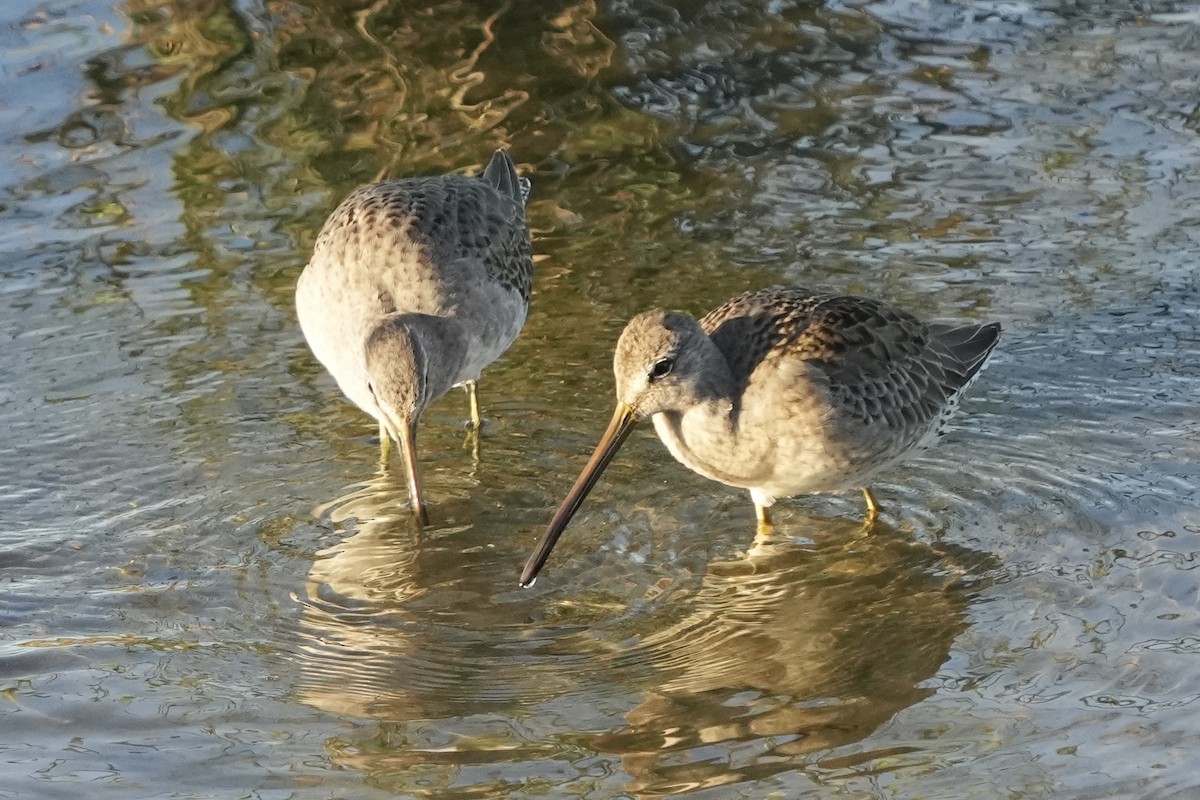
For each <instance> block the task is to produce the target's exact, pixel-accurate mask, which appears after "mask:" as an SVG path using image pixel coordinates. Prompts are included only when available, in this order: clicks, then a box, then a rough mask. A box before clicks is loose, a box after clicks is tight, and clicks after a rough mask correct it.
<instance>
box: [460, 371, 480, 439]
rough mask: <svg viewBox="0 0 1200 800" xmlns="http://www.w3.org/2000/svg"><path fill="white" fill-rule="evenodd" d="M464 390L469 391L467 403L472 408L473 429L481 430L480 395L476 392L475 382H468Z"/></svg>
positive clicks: (464, 385)
mask: <svg viewBox="0 0 1200 800" xmlns="http://www.w3.org/2000/svg"><path fill="white" fill-rule="evenodd" d="M463 388H464V389H466V390H467V403H468V404H469V405H470V407H471V427H473V428H475V430H479V424H480V417H479V394H478V392H476V391H475V381H467V382H466V383H464V384H463Z"/></svg>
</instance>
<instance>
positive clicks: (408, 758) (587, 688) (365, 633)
mask: <svg viewBox="0 0 1200 800" xmlns="http://www.w3.org/2000/svg"><path fill="white" fill-rule="evenodd" d="M397 492H399V496H398V495H397ZM402 493H403V487H402V486H400V487H396V486H394V485H392V482H390V481H389V480H387V479H386V478H381V479H379V480H377V481H373V482H369V483H366V484H363V485H361V486H360V487H358V488H357V489H356V490H355V491H353V492H351V493H349V494H347V495H346V496H344V497H342V498H340V499H339V500H337V501H334V502H333V503H331V504H329V505H328V506H326V507H325V508H324V513H325V514H326V516H327V518H328V519H329V520H330V521H331V522H334V523H337V524H345V525H347V531H348V533H349V534H350V535H348V536H347V538H346V539H345V540H344V541H342V542H340V543H338V544H336V545H334V546H332V547H330V548H328V549H327V550H326V551H324V552H322V553H320V554H319V555H318V559H317V561H316V562H315V563H314V565H313V569H312V571H311V573H310V575H309V581H308V584H307V595H308V597H307V600H306V601H305V605H304V614H303V618H302V620H301V621H300V623H299V627H298V628H297V630H296V636H297V644H296V646H295V649H294V657H295V658H296V659H297V660H298V662H299V665H300V672H301V675H302V678H301V679H300V681H299V685H298V686H297V693H298V697H299V698H300V699H301V700H302V701H303V702H305V703H309V704H312V705H314V706H317V707H319V708H322V709H325V710H328V711H333V712H336V713H339V714H344V715H350V716H353V717H359V718H369V719H374V720H378V721H379V723H380V727H379V729H378V730H377V731H375V733H374V734H373V735H372V736H371V738H370V739H369V740H365V741H364V740H354V741H353V742H352V746H351V743H346V742H343V743H342V744H341V745H335V746H334V749H335V750H338V751H339V752H340V753H342V755H340V756H339V760H340V761H342V762H343V763H345V764H346V765H348V766H354V767H355V768H357V769H361V770H362V771H364V772H365V773H366V774H367V775H369V776H370V778H371V780H372V781H373V782H377V783H379V784H380V785H383V786H386V787H388V788H389V789H391V790H393V791H401V790H404V789H414V788H416V787H417V784H416V783H413V782H412V781H413V780H414V777H413V776H415V775H420V776H421V783H420V787H421V789H422V790H423V791H433V790H435V789H436V790H437V791H438V796H439V797H478V796H483V795H484V794H486V792H487V791H489V790H491V791H499V790H501V789H502V788H503V787H504V786H505V785H506V784H508V783H510V782H520V783H525V782H527V781H530V780H535V778H536V776H538V775H540V774H543V773H544V772H545V771H546V769H547V765H548V764H550V765H552V764H554V763H555V762H556V761H558V760H560V759H563V758H568V760H572V759H573V757H570V756H569V753H571V752H575V753H578V754H582V753H592V754H595V755H594V756H593V757H594V758H601V759H615V761H614V762H613V764H612V765H611V767H610V770H616V773H614V774H615V775H621V776H623V778H622V780H623V781H624V784H623V789H622V791H626V792H628V793H631V794H635V795H638V796H659V795H666V794H675V793H680V792H686V791H691V790H695V789H699V788H704V787H713V786H721V785H726V784H731V783H740V782H745V781H756V780H761V779H764V778H767V777H769V776H771V775H774V774H777V773H779V772H784V771H793V770H804V769H805V767H806V765H808V764H809V762H810V759H811V757H812V754H814V753H819V752H825V751H828V750H830V749H832V748H842V747H845V746H847V745H852V744H854V743H856V742H859V741H860V740H862V739H863V738H865V737H867V736H868V735H870V734H871V733H872V732H873V731H875V730H877V729H878V728H879V727H880V726H881V725H884V724H885V723H886V722H887V721H888V720H889V719H890V718H891V717H892V716H893V715H895V714H896V713H897V712H899V711H900V710H902V709H904V708H907V707H909V706H911V705H912V704H914V703H917V702H919V701H921V700H922V699H924V698H926V697H928V696H929V695H930V694H931V693H932V692H933V691H934V689H933V688H932V686H933V684H929V683H928V682H929V681H930V679H932V678H934V676H935V675H936V674H937V671H938V668H939V666H940V665H941V664H942V663H943V662H944V661H945V660H946V658H947V656H948V653H949V651H950V648H951V646H952V644H953V642H954V640H955V638H956V637H957V636H958V635H959V634H960V633H961V632H962V631H963V630H964V629H965V627H966V610H967V607H968V604H969V602H970V600H971V598H972V597H973V596H974V595H975V594H976V593H977V592H979V591H981V590H982V589H984V588H985V587H986V586H987V585H988V584H990V583H991V581H992V579H993V578H994V575H995V569H996V567H997V563H996V562H995V560H994V559H991V558H990V557H988V556H984V555H981V554H979V553H974V552H970V551H966V550H962V549H960V548H955V547H952V546H944V545H929V544H925V543H921V542H914V541H912V540H911V539H910V538H909V537H908V536H906V535H905V534H903V533H900V532H898V531H897V530H895V529H894V528H892V527H890V526H888V525H886V524H879V525H877V526H876V528H875V529H874V530H873V531H872V532H870V533H864V532H863V529H862V524H861V523H859V522H855V521H852V520H844V519H832V520H831V519H819V518H814V517H808V518H798V516H797V515H793V516H792V518H791V519H790V521H789V523H788V525H787V526H785V527H784V528H783V529H782V530H780V531H778V532H777V534H776V535H773V536H771V537H768V538H765V539H762V538H760V539H758V540H756V541H754V542H753V544H750V543H749V542H747V544H750V547H749V550H748V551H747V552H746V553H745V554H744V555H741V556H737V557H734V558H728V557H726V558H725V559H724V560H716V561H713V562H712V563H710V564H708V565H707V567H704V565H703V564H696V563H694V562H692V561H690V560H687V559H685V560H684V563H681V564H678V565H672V566H671V572H670V573H668V574H665V575H659V576H655V575H653V574H643V575H640V576H635V577H633V578H632V579H630V581H629V582H628V584H627V585H630V586H635V585H637V586H638V589H637V591H638V595H637V596H636V597H633V598H620V597H614V596H610V595H606V594H604V592H603V590H601V592H600V594H599V595H598V594H597V593H596V591H595V589H594V588H593V591H591V592H589V591H588V589H587V587H585V586H579V585H574V584H568V585H566V586H564V587H561V588H558V589H555V590H552V591H546V590H543V591H541V592H529V591H521V590H517V589H515V586H514V582H515V570H514V564H513V563H512V562H511V560H510V559H509V558H508V557H506V556H504V555H503V554H499V555H498V554H497V551H496V548H495V547H494V546H493V544H494V543H492V542H490V541H489V540H488V539H487V538H486V537H484V536H480V535H479V534H478V533H475V532H473V531H472V530H471V526H469V525H468V526H462V527H453V528H452V527H443V528H436V527H434V528H431V529H427V530H426V531H425V532H424V534H422V535H421V536H420V537H419V536H418V535H417V534H416V533H415V532H414V531H413V529H412V526H411V522H410V520H409V519H408V518H407V517H406V514H407V511H406V509H404V508H402V507H400V506H399V503H402V501H403V494H402ZM796 530H808V531H810V532H811V535H812V538H811V539H806V540H796V539H794V538H792V537H791V536H789V531H792V532H794V531H796ZM750 531H751V529H750V528H747V530H745V531H739V532H731V534H730V535H736V536H739V537H740V536H743V535H749V534H750ZM693 535H695V536H701V537H702V536H704V535H705V534H704V532H702V531H695V532H693ZM639 581H640V582H641V583H640V585H638V582H639ZM509 587H512V588H509ZM585 709H587V710H585ZM618 710H619V713H614V712H617V711H618ZM563 713H567V714H571V715H575V716H576V717H577V718H576V719H575V720H574V722H573V724H572V725H571V726H570V728H571V729H573V730H574V731H575V732H570V731H569V730H561V729H560V730H558V731H557V732H556V733H554V734H552V735H551V736H549V737H548V738H545V739H541V738H539V737H538V736H536V735H534V734H535V733H536V732H537V731H538V730H539V728H540V727H542V726H543V725H553V724H554V721H556V720H558V719H559V717H560V715H561V714H563ZM503 720H509V721H508V722H507V723H503V722H502V721H503ZM618 720H619V721H620V724H619V725H618V726H615V727H614V722H616V721H618ZM514 726H515V727H514ZM435 731H436V733H435ZM586 731H592V732H586ZM897 752H907V749H902V750H901V751H897ZM884 755H888V754H887V753H881V752H878V751H871V752H866V753H863V754H862V757H861V760H862V761H864V762H865V761H869V760H871V759H874V758H879V757H881V756H884ZM892 755H895V753H893V754H892ZM843 760H844V761H845V762H846V764H853V763H855V758H854V757H852V756H850V757H845V758H843ZM501 762H502V763H503V766H501ZM488 764H491V765H492V768H493V770H495V771H496V773H497V775H496V776H495V777H494V778H491V779H487V780H483V779H480V778H478V777H476V778H472V779H471V781H470V782H471V787H470V788H469V789H467V788H463V789H462V791H461V792H456V791H455V789H454V787H455V786H458V785H460V779H466V776H467V775H469V774H473V773H474V772H475V771H476V770H477V769H479V768H480V767H481V766H483V765H488ZM843 766H844V765H843ZM401 776H403V777H401ZM531 776H532V777H531ZM610 779H611V780H616V778H615V777H611V776H610Z"/></svg>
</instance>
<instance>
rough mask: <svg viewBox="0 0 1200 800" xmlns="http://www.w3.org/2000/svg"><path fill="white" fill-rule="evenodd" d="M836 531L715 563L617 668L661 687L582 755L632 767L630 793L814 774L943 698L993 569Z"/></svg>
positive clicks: (982, 559)
mask: <svg viewBox="0 0 1200 800" xmlns="http://www.w3.org/2000/svg"><path fill="white" fill-rule="evenodd" d="M814 522H815V521H814ZM833 527H839V528H845V530H826V531H824V532H822V533H821V535H820V542H823V543H826V544H818V546H817V547H816V549H807V548H804V549H802V548H800V547H797V546H795V545H790V544H779V543H777V542H772V541H771V540H770V539H760V540H759V542H758V543H757V544H756V546H755V548H754V549H753V550H752V551H751V552H750V554H749V555H748V557H747V558H746V559H743V560H738V561H732V562H726V563H719V564H716V563H715V564H712V565H711V566H710V569H709V572H708V574H707V575H706V576H705V578H704V581H703V584H702V586H701V587H700V588H699V590H698V591H697V592H696V593H695V594H694V595H692V596H691V597H688V598H687V599H686V601H685V606H686V608H687V611H686V613H684V614H682V615H681V616H680V618H679V619H678V620H676V621H674V622H672V623H669V624H662V625H660V626H657V627H656V628H655V629H654V631H653V632H652V633H650V634H648V635H647V636H645V637H644V638H643V639H642V640H641V641H640V642H639V643H638V644H637V645H636V646H634V647H633V648H631V649H630V650H629V651H628V652H625V653H622V654H620V655H618V656H617V657H616V658H615V660H614V662H615V663H614V665H615V666H617V667H618V669H620V668H621V667H628V666H629V665H631V664H636V663H645V664H650V665H653V667H654V668H655V672H656V674H657V677H656V679H655V681H654V685H652V686H648V687H646V688H645V689H644V690H643V693H642V698H641V702H640V703H639V704H638V705H637V706H636V707H635V708H633V709H632V710H630V711H629V712H628V713H627V714H626V715H625V722H626V725H625V727H623V728H622V729H620V730H617V731H613V732H608V733H603V734H600V735H597V736H594V737H590V738H589V739H588V740H587V746H588V747H590V748H592V749H594V750H596V751H599V752H606V753H612V754H614V755H619V756H620V757H621V763H622V765H623V767H624V771H625V772H626V773H627V774H628V775H629V777H630V782H629V785H628V786H627V788H626V790H627V791H628V792H629V793H630V794H633V795H636V796H648V797H650V796H655V797H656V796H661V795H669V794H675V793H680V792H686V791H694V790H696V789H699V788H703V787H710V786H718V785H725V784H730V783H740V782H746V781H756V780H762V779H764V778H767V777H770V776H772V775H775V774H778V773H781V772H786V771H792V770H798V769H804V768H805V767H806V766H807V765H808V764H809V763H810V758H811V756H812V754H816V753H825V752H827V751H830V750H835V749H836V748H839V747H844V746H847V745H851V744H854V743H856V742H859V741H861V740H863V739H865V738H866V737H868V736H869V735H870V734H871V733H872V732H874V731H875V730H877V729H878V728H879V727H880V726H881V725H883V724H884V723H885V722H887V721H888V719H890V718H891V717H892V716H893V715H895V714H896V713H898V712H900V711H902V710H903V709H905V708H907V707H909V706H911V705H913V704H915V703H918V702H920V701H921V700H922V699H924V698H925V697H927V696H929V695H930V694H931V693H932V692H933V691H934V690H933V689H931V688H927V682H928V681H929V680H930V679H931V678H933V677H935V676H936V674H937V671H938V668H939V667H940V665H941V664H942V663H944V662H945V660H946V658H947V656H948V654H949V652H950V648H951V646H952V645H953V642H954V639H955V637H956V636H958V635H959V634H960V633H961V632H962V631H963V630H964V629H965V628H966V620H965V611H966V608H967V604H968V602H969V600H970V597H971V595H972V594H974V593H975V592H977V591H979V589H980V588H981V587H982V585H983V582H984V581H985V580H986V575H987V574H988V572H989V570H990V569H991V567H993V566H994V563H992V562H993V558H992V557H991V556H988V555H984V554H977V553H974V552H972V551H967V550H963V549H961V548H951V547H948V546H946V545H938V546H936V547H935V546H931V545H928V544H925V543H921V542H914V541H911V534H907V533H900V532H898V531H895V530H893V529H891V528H890V527H889V526H888V525H887V524H886V523H882V522H879V523H876V525H875V527H874V529H873V530H874V533H873V534H872V535H871V536H869V537H861V536H856V533H857V531H858V528H857V526H856V523H853V522H851V521H846V522H844V523H834V526H833ZM671 605H676V604H675V603H672V604H671ZM663 613H664V614H666V613H669V612H668V609H664V610H663ZM660 622H661V621H660ZM647 627H650V626H647ZM888 754H889V755H894V754H895V753H894V751H893V752H889V753H888ZM878 755H880V754H879V753H871V752H868V753H866V754H864V755H863V756H862V760H864V761H868V760H870V759H871V758H873V757H876V756H878Z"/></svg>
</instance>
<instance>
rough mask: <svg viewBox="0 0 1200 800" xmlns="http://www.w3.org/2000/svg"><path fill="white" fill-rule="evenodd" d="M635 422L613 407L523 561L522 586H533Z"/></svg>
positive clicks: (630, 413)
mask: <svg viewBox="0 0 1200 800" xmlns="http://www.w3.org/2000/svg"><path fill="white" fill-rule="evenodd" d="M636 422H637V416H636V415H635V414H634V413H633V409H631V408H630V407H629V406H627V405H625V404H623V403H622V404H619V405H618V406H617V410H616V412H614V413H613V418H612V421H611V422H609V423H608V430H606V431H605V432H604V436H602V437H601V438H600V444H598V445H596V451H595V452H594V453H592V457H591V458H590V459H589V460H588V463H587V466H586V467H584V468H583V472H581V473H579V477H578V478H577V479H576V480H575V485H574V486H572V487H571V491H569V492H567V499H566V500H563V504H562V505H561V506H559V507H558V511H556V512H555V513H554V518H553V519H552V520H550V525H549V527H547V528H546V535H545V536H543V537H542V541H540V542H539V543H538V546H537V549H536V550H534V551H533V555H531V556H530V557H529V560H528V561H526V562H525V569H524V571H522V572H521V586H522V587H524V588H529V587H530V586H533V582H534V581H535V580H537V576H538V572H540V571H541V569H542V567H543V566H545V564H546V559H548V558H550V551H551V550H553V549H554V545H555V544H556V543H557V542H558V537H559V536H562V532H563V529H564V528H566V527H567V523H568V522H570V521H571V517H573V516H575V512H576V511H578V510H579V506H581V505H582V504H583V499H584V498H585V497H587V496H588V492H590V491H591V490H592V487H593V486H595V485H596V481H598V480H599V479H600V474H601V473H602V472H604V468H605V467H607V466H608V462H610V461H612V460H613V456H615V455H616V454H617V451H618V450H620V449H621V444H622V443H623V442H624V441H625V439H626V438H627V437H628V436H629V432H630V431H632V430H633V426H634V424H635V423H636Z"/></svg>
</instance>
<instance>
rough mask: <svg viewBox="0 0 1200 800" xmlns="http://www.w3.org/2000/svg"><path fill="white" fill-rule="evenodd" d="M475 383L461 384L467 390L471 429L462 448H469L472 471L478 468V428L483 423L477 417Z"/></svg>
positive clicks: (477, 403) (477, 401) (477, 400)
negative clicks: (472, 463) (472, 465)
mask: <svg viewBox="0 0 1200 800" xmlns="http://www.w3.org/2000/svg"><path fill="white" fill-rule="evenodd" d="M476 385H477V384H476V382H475V381H467V382H466V383H464V384H463V388H464V389H466V390H467V404H468V406H470V409H471V427H470V429H469V430H468V431H467V438H466V441H464V442H463V448H464V449H465V448H468V447H469V448H471V458H472V459H473V460H474V468H473V469H472V475H474V470H476V469H478V468H479V428H480V426H481V425H482V423H483V420H482V418H481V417H480V416H479V394H478V392H477V391H476V388H475V387H476Z"/></svg>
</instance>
